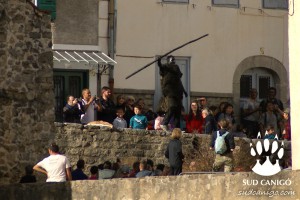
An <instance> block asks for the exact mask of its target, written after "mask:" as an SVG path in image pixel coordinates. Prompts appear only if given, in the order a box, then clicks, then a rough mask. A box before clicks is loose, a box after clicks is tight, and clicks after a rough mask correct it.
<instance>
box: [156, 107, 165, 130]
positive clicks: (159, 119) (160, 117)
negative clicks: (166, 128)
mask: <svg viewBox="0 0 300 200" xmlns="http://www.w3.org/2000/svg"><path fill="white" fill-rule="evenodd" d="M164 116H165V112H163V111H158V112H157V117H156V119H155V121H154V129H155V130H162V129H161V128H160V125H161V124H162V121H163V120H164Z"/></svg>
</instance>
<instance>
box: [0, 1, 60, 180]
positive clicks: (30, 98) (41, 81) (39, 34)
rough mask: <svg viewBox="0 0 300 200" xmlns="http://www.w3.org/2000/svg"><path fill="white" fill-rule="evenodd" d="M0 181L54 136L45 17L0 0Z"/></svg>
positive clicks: (26, 4) (42, 150)
mask: <svg viewBox="0 0 300 200" xmlns="http://www.w3.org/2000/svg"><path fill="white" fill-rule="evenodd" d="M0 102H1V103H0V144H1V145H0V183H8V182H12V181H13V182H15V181H16V179H18V178H19V175H20V174H23V173H24V167H25V166H26V165H27V164H30V163H32V162H36V161H37V160H38V159H40V156H41V154H45V153H46V151H45V150H46V147H47V144H48V141H49V139H51V137H53V136H54V134H53V131H54V126H53V122H54V93H53V69H52V50H51V26H50V17H49V16H48V15H44V14H43V13H40V12H39V11H37V10H36V9H35V8H34V7H33V6H32V4H30V3H29V2H27V1H25V0H1V1H0Z"/></svg>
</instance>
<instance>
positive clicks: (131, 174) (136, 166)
mask: <svg viewBox="0 0 300 200" xmlns="http://www.w3.org/2000/svg"><path fill="white" fill-rule="evenodd" d="M139 171H140V162H139V161H136V162H134V163H133V165H132V170H131V171H130V172H129V174H128V177H129V178H135V176H136V174H137V173H138V172H139Z"/></svg>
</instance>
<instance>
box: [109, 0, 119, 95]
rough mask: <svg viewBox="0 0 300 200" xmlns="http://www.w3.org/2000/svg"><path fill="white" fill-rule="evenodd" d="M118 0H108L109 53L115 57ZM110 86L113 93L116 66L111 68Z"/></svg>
mask: <svg viewBox="0 0 300 200" xmlns="http://www.w3.org/2000/svg"><path fill="white" fill-rule="evenodd" d="M116 19H117V18H116V0H109V2H108V37H109V39H108V55H109V56H110V57H111V58H112V59H115V58H114V57H115V46H116V45H115V41H116V39H115V36H116ZM108 84H109V87H110V89H111V93H112V94H113V90H114V66H113V65H112V66H110V68H109V80H108Z"/></svg>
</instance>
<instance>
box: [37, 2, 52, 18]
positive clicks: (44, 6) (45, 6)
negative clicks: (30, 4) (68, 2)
mask: <svg viewBox="0 0 300 200" xmlns="http://www.w3.org/2000/svg"><path fill="white" fill-rule="evenodd" d="M37 7H38V8H39V9H40V10H46V11H48V12H50V14H51V20H54V19H55V18H56V0H38V1H37Z"/></svg>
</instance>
